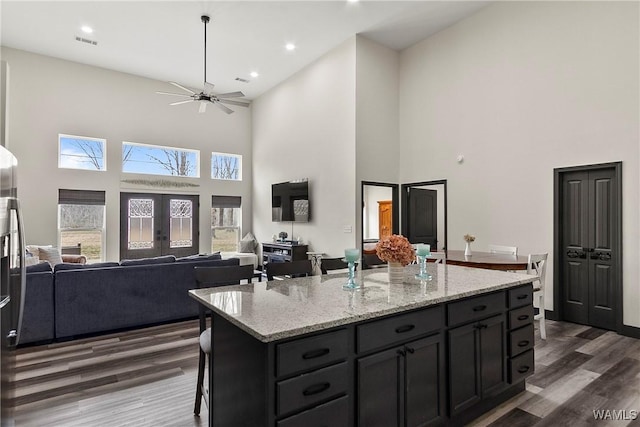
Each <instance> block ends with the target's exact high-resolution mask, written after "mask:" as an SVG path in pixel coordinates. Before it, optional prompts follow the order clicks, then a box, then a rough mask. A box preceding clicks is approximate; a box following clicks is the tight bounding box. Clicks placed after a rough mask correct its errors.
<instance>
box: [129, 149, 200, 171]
mask: <svg viewBox="0 0 640 427" xmlns="http://www.w3.org/2000/svg"><path fill="white" fill-rule="evenodd" d="M122 172H129V173H144V174H150V175H169V176H186V177H191V178H198V177H200V151H198V150H188V149H185V148H174V147H163V146H160V145H148V144H138V143H135V142H123V143H122Z"/></svg>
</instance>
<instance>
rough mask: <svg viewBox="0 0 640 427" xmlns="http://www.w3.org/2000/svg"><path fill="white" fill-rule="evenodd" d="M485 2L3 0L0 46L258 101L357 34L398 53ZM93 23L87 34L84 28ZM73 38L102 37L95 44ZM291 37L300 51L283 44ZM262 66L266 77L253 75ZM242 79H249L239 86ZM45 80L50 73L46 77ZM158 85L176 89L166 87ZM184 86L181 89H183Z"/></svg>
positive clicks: (263, 74) (260, 71) (0, 13)
mask: <svg viewBox="0 0 640 427" xmlns="http://www.w3.org/2000/svg"><path fill="white" fill-rule="evenodd" d="M487 4H488V2H487V1H363V0H361V1H360V2H357V3H350V2H347V1H344V0H341V1H326V0H325V1H268V0H266V1H264V0H263V1H188V0H182V1H25V0H19V1H10V0H1V1H0V15H1V28H0V29H1V31H0V37H1V38H0V44H1V45H2V46H8V47H12V48H15V49H21V50H26V51H30V52H35V53H38V54H42V55H48V56H53V57H57V58H62V59H66V60H70V61H75V62H80V63H84V64H89V65H94V66H98V67H104V68H108V69H112V70H116V71H121V72H126V73H131V74H136V75H139V76H144V77H149V78H152V79H157V80H160V81H175V82H178V83H180V84H183V85H186V86H189V87H193V88H197V89H198V91H199V90H201V88H202V83H203V38H204V29H203V26H204V24H202V22H201V21H200V16H201V15H203V14H206V15H209V16H210V17H211V22H210V23H209V25H208V26H207V80H208V81H209V82H211V83H214V84H216V92H217V93H222V92H231V91H236V90H241V91H243V92H244V93H245V95H246V96H247V98H249V99H254V98H255V97H257V96H259V95H260V94H262V93H263V92H265V91H267V90H269V89H270V88H272V87H273V86H275V85H276V84H278V83H280V82H281V81H283V80H286V79H287V78H288V77H289V76H291V75H292V74H294V73H295V72H297V71H298V70H300V69H302V68H303V67H304V66H306V65H307V64H309V63H311V62H312V61H313V60H315V59H317V58H318V57H320V56H321V55H322V54H324V53H326V52H328V51H330V50H331V49H332V48H334V47H336V46H337V45H339V44H340V43H342V42H343V41H345V40H347V39H348V38H349V37H351V36H353V35H355V34H361V35H364V36H366V37H367V38H369V39H372V40H374V41H377V42H379V43H381V44H383V45H386V46H389V47H391V48H393V49H397V50H402V49H404V48H406V47H409V46H411V45H412V44H414V43H416V42H418V41H420V40H423V39H425V38H426V37H428V36H429V35H431V34H433V33H435V32H437V31H440V30H442V29H443V28H446V27H447V26H449V25H451V24H453V23H455V22H457V21H459V20H461V19H463V18H465V17H467V16H469V15H471V14H473V13H475V12H477V11H478V10H479V9H481V8H482V7H484V6H486V5H487ZM82 25H89V26H91V27H93V29H94V33H93V34H91V35H86V34H84V33H82V31H81V30H80V27H81V26H82ZM76 36H81V37H84V38H88V39H92V40H95V41H97V42H98V44H97V45H96V46H93V45H90V44H86V43H81V42H78V41H76V40H75V37H76ZM288 42H293V43H295V44H296V46H297V49H296V50H295V51H293V52H289V51H286V50H285V49H284V45H285V43H288ZM251 71H257V72H258V73H260V76H259V77H257V78H251V77H250V75H249V73H250V72H251ZM236 77H241V78H245V79H248V80H250V82H249V83H241V82H238V81H236V80H235V78H236ZM45 78H46V76H45ZM158 90H164V91H169V92H175V91H176V90H177V89H176V88H174V87H173V86H171V85H168V84H162V85H159V87H158ZM178 91H179V90H178Z"/></svg>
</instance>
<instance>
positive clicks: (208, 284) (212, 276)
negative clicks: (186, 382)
mask: <svg viewBox="0 0 640 427" xmlns="http://www.w3.org/2000/svg"><path fill="white" fill-rule="evenodd" d="M194 272H195V276H196V284H197V287H198V289H201V288H214V287H218V286H227V285H237V284H239V283H240V281H241V280H246V281H247V282H248V283H251V279H252V278H253V275H254V273H253V265H240V266H230V267H195V268H194ZM198 306H199V313H198V316H199V318H200V352H199V357H198V380H197V384H196V402H195V406H194V408H193V413H194V414H196V415H198V416H199V415H200V407H201V405H202V398H203V397H204V402H205V405H207V408H209V390H210V389H211V384H209V388H208V389H207V388H206V387H205V386H204V368H205V363H206V360H207V357H208V356H211V351H212V344H211V327H207V311H208V310H206V309H205V307H204V306H203V305H202V304H198ZM210 378H211V376H210Z"/></svg>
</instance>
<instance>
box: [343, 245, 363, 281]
mask: <svg viewBox="0 0 640 427" xmlns="http://www.w3.org/2000/svg"><path fill="white" fill-rule="evenodd" d="M358 258H360V250H359V249H345V250H344V259H345V261H346V262H347V266H348V267H349V277H348V279H347V283H345V284H344V285H342V288H343V289H357V288H358V284H357V283H356V261H357V260H358Z"/></svg>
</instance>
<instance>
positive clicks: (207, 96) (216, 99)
mask: <svg viewBox="0 0 640 427" xmlns="http://www.w3.org/2000/svg"><path fill="white" fill-rule="evenodd" d="M200 19H201V20H202V23H203V24H204V87H203V89H202V92H200V93H196V92H194V91H192V90H191V89H188V88H186V87H184V86H182V85H180V84H178V83H176V82H169V83H171V84H172V85H174V86H176V87H178V88H180V89H182V90H184V91H186V92H188V93H189V95H185V94H182V93H171V92H156V93H158V94H160V95H171V96H180V97H183V98H190V99H185V100H183V101H176V102H172V103H171V104H169V105H180V104H186V103H187V102H200V109H199V110H198V112H199V113H204V112H205V111H206V110H207V103H212V104H214V105H215V106H217V107H218V108H220V109H221V110H222V111H224V112H225V113H227V114H231V113H233V110H232V109H230V108H229V107H227V106H226V105H223V104H230V105H237V106H240V107H248V106H249V104H250V103H249V102H248V101H244V100H234V99H229V98H241V97H243V96H244V93H242V92H240V91H237V92H228V93H221V94H218V95H215V94H214V93H213V86H214V85H213V84H211V83H209V82H207V24H208V23H209V17H208V16H207V15H202V16H201V17H200Z"/></svg>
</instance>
